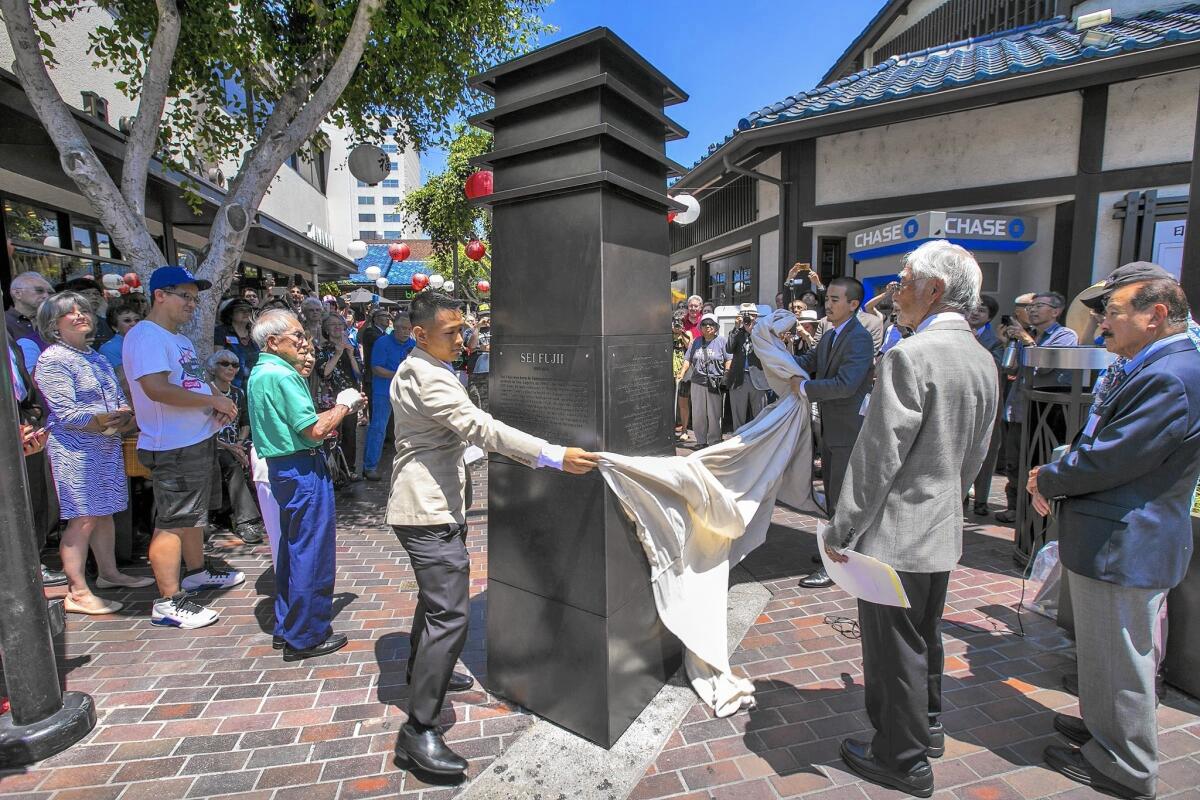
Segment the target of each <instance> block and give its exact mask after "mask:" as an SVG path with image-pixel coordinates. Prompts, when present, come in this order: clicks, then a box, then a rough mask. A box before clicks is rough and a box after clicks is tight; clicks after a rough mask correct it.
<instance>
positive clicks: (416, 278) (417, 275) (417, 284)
mask: <svg viewBox="0 0 1200 800" xmlns="http://www.w3.org/2000/svg"><path fill="white" fill-rule="evenodd" d="M428 285H429V276H428V275H426V274H425V273H424V272H414V273H413V276H412V287H413V289H416V290H417V291H418V292H419V291H421V290H422V289H424V288H425V287H426V286H428Z"/></svg>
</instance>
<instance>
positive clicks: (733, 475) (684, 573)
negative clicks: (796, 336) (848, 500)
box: [600, 310, 817, 717]
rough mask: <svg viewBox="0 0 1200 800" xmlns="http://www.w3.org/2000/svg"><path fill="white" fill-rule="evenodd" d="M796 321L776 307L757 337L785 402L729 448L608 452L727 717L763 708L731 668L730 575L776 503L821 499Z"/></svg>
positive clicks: (697, 678)
mask: <svg viewBox="0 0 1200 800" xmlns="http://www.w3.org/2000/svg"><path fill="white" fill-rule="evenodd" d="M795 324H796V317H795V315H794V314H792V313H791V312H789V311H785V310H776V311H775V312H773V313H772V314H771V315H770V316H768V317H764V318H761V319H759V320H758V322H757V324H756V325H755V326H754V329H753V330H752V331H751V341H752V343H753V346H754V353H755V354H756V355H757V356H758V358H759V360H760V361H761V362H762V365H763V371H764V372H765V373H766V376H767V381H768V383H769V384H770V386H771V388H772V389H773V390H774V391H775V393H776V394H777V395H778V396H779V399H778V400H776V401H775V402H774V403H772V404H771V405H770V406H768V407H767V408H766V409H765V410H764V411H763V412H762V413H761V414H759V415H758V416H757V417H756V418H755V419H753V420H751V421H750V422H749V423H747V424H746V425H743V426H742V427H741V428H740V429H738V430H737V431H736V432H735V434H734V436H733V437H732V438H730V439H728V440H727V441H724V442H722V443H720V444H717V445H713V446H712V447H709V448H707V449H705V450H701V451H699V452H696V453H692V454H690V455H687V456H669V457H651V456H643V457H627V456H621V455H616V454H614V453H601V454H600V472H601V474H602V475H603V476H604V479H605V481H607V482H608V485H609V487H610V488H611V489H612V490H613V492H614V493H615V494H616V496H617V498H618V499H619V500H620V501H621V504H622V506H623V507H624V509H625V511H626V513H627V514H628V515H629V516H630V518H631V519H632V520H633V522H634V525H635V527H636V529H637V536H638V538H639V539H640V540H641V543H642V547H643V548H644V549H645V551H646V559H647V560H648V561H649V562H650V580H651V582H652V583H653V590H654V600H655V604H656V605H657V607H658V615H659V617H660V619H662V621H663V624H664V625H666V626H667V628H668V629H669V630H670V631H671V632H672V633H674V634H675V635H676V636H678V637H679V639H680V641H681V642H683V645H684V647H685V648H686V652H685V654H684V665H685V667H686V669H687V673H688V678H689V680H690V681H691V684H692V687H693V688H694V689H695V690H696V693H697V694H699V695H700V697H701V699H703V700H704V701H705V702H706V703H708V705H709V706H711V707H712V709H713V712H714V713H715V714H716V715H717V716H718V717H725V716H729V715H731V714H734V713H736V712H737V711H738V710H739V709H742V708H747V707H753V706H754V685H753V684H752V683H751V682H750V681H748V680H746V679H745V678H739V677H736V676H735V675H734V674H733V673H732V672H731V670H730V667H729V651H728V647H729V645H728V642H727V641H726V640H727V637H728V632H727V626H726V614H727V608H726V602H727V598H728V593H729V569H730V566H731V565H732V564H737V563H738V562H739V561H741V559H742V558H744V557H745V556H746V554H748V553H749V552H750V551H751V550H753V549H754V548H756V547H758V546H759V545H760V544H762V543H763V542H764V541H765V540H766V537H767V528H768V527H769V526H770V523H771V514H772V511H773V509H774V505H775V501H776V499H779V500H782V501H783V502H785V503H787V504H788V505H791V506H793V507H795V508H797V509H805V510H814V511H815V510H817V508H816V506H815V505H814V504H813V502H812V500H811V488H812V486H811V484H812V480H811V479H812V430H811V421H812V417H811V414H810V410H809V402H808V400H806V399H803V398H801V397H799V396H797V395H795V394H793V393H792V391H791V386H790V383H789V381H790V379H791V378H793V377H796V376H801V377H805V378H806V377H808V376H807V375H806V374H805V372H804V370H802V369H800V367H799V366H797V365H796V361H795V359H793V358H792V355H791V353H789V352H788V350H787V348H786V346H785V345H784V343H783V342H782V341H781V340H780V339H779V334H780V333H782V332H784V331H786V330H788V329H789V328H791V327H792V326H793V325H795Z"/></svg>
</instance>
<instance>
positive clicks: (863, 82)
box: [693, 4, 1200, 166]
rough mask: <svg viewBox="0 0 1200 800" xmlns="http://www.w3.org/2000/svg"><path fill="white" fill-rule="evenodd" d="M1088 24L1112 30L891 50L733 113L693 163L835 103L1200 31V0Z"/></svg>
mask: <svg viewBox="0 0 1200 800" xmlns="http://www.w3.org/2000/svg"><path fill="white" fill-rule="evenodd" d="M1091 30H1096V31H1102V32H1104V33H1110V34H1112V35H1113V36H1114V37H1115V39H1114V40H1113V42H1112V44H1111V45H1109V46H1108V47H1104V48H1099V47H1095V46H1087V47H1085V46H1084V45H1083V36H1084V34H1083V33H1081V32H1077V31H1076V30H1075V27H1074V25H1073V24H1072V23H1071V21H1070V20H1069V19H1066V18H1063V17H1057V18H1055V19H1052V20H1048V21H1045V22H1041V23H1037V24H1035V25H1028V26H1025V27H1023V28H1015V29H1013V30H1008V31H1001V32H999V33H995V34H990V35H988V36H980V37H976V38H974V39H964V40H962V41H959V42H951V43H949V44H945V45H940V46H938V47H930V48H927V49H925V50H921V51H918V52H915V53H907V54H905V55H902V56H892V57H891V58H889V59H887V60H886V61H882V62H880V63H879V64H876V65H875V66H873V67H869V68H867V69H864V70H862V71H860V72H856V73H855V74H853V75H849V76H847V77H845V78H842V79H841V80H837V81H834V82H833V83H829V84H826V85H824V86H818V87H817V88H816V89H812V90H811V91H807V92H800V93H799V94H796V95H792V96H791V97H785V98H784V99H783V100H781V101H779V102H778V103H775V104H774V105H770V106H767V107H766V108H762V109H759V110H758V111H755V112H753V113H751V114H748V115H747V116H745V117H743V118H742V119H740V120H738V123H737V130H735V131H733V132H732V133H730V135H729V136H726V137H725V139H724V140H723V141H721V142H718V143H716V144H713V145H710V146H709V148H708V152H707V153H706V154H705V155H704V156H702V157H701V158H700V159H699V160H697V161H696V163H695V164H694V165H693V166H696V165H698V164H700V162H701V161H704V159H706V158H708V157H709V156H710V155H712V154H713V153H715V152H716V151H717V150H718V149H720V147H721V146H722V145H724V144H725V143H726V142H728V141H729V140H730V139H732V138H733V137H734V136H735V135H736V134H737V133H738V132H739V131H748V130H753V129H756V128H763V127H766V126H768V125H775V124H777V123H781V122H793V121H795V120H801V119H807V118H810V117H817V116H820V115H821V114H828V113H831V112H834V111H845V110H849V109H852V108H857V107H861V106H867V105H871V104H874V103H881V102H885V101H889V100H898V99H902V98H905V97H911V96H913V95H918V94H930V93H933V92H938V91H942V90H944V89H951V88H957V87H961V86H966V85H968V84H975V83H983V82H985V81H989V80H995V79H997V78H1002V77H1006V76H1010V75H1016V74H1019V73H1028V72H1036V71H1038V70H1042V69H1049V68H1051V67H1059V66H1063V65H1065V64H1072V63H1076V62H1082V61H1089V60H1095V59H1102V58H1108V57H1111V56H1116V55H1120V54H1121V53H1127V52H1129V51H1131V50H1144V49H1148V48H1153V47H1160V46H1163V45H1166V44H1170V43H1173V42H1181V41H1190V40H1196V39H1200V4H1192V5H1187V6H1183V7H1181V8H1175V9H1172V10H1169V11H1149V12H1146V13H1145V14H1142V15H1140V16H1137V17H1131V18H1128V19H1114V20H1113V21H1112V22H1110V23H1108V24H1107V25H1101V26H1099V27H1097V28H1092V29H1091Z"/></svg>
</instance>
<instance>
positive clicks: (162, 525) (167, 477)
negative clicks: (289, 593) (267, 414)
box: [121, 267, 246, 628]
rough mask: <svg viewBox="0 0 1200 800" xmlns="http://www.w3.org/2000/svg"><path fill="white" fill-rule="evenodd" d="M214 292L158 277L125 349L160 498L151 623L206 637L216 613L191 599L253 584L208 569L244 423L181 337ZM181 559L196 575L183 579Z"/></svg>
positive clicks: (169, 273)
mask: <svg viewBox="0 0 1200 800" xmlns="http://www.w3.org/2000/svg"><path fill="white" fill-rule="evenodd" d="M211 286H212V284H211V283H209V282H208V281H206V280H201V279H199V278H197V277H195V276H194V275H192V273H190V272H188V270H186V269H184V268H183V267H159V268H158V269H156V270H154V274H153V275H151V276H150V282H149V284H148V285H147V289H148V290H149V292H150V300H151V303H152V304H153V305H152V306H151V308H150V313H149V314H148V315H146V318H145V319H144V320H142V321H141V322H139V323H138V324H137V325H134V326H133V328H131V329H130V331H129V333H127V334H125V341H124V343H123V344H122V346H121V360H122V362H123V364H124V367H125V377H126V378H127V379H128V381H129V389H130V395H131V399H132V400H133V407H134V409H135V411H136V412H137V418H138V427H139V428H140V431H141V432H140V434H139V435H138V460H139V461H141V462H142V464H143V465H145V467H146V468H147V469H149V470H150V484H151V488H152V489H153V491H154V536H153V538H151V540H150V567H151V568H152V569H153V570H154V579H155V581H157V583H158V593H159V599H158V600H156V601H155V602H154V606H153V608H152V610H151V615H150V621H151V622H153V623H154V624H155V625H168V626H172V627H176V628H202V627H204V626H205V625H211V624H212V623H214V622H216V621H217V613H216V612H215V611H212V610H211V609H208V608H205V607H204V606H202V605H200V604H199V603H195V602H193V601H191V600H189V599H188V595H189V594H190V593H194V592H199V591H203V590H205V589H222V588H228V587H231V586H237V585H238V584H239V583H242V582H243V581H244V580H246V576H245V575H244V574H242V573H241V572H235V571H231V570H223V569H217V568H215V567H210V566H208V565H206V564H205V562H204V538H203V537H204V529H205V527H206V526H207V525H208V502H209V487H210V485H211V482H210V478H211V475H212V468H213V463H214V461H215V459H216V450H215V442H216V433H217V431H218V430H220V429H221V427H222V426H224V424H225V423H226V422H228V421H229V420H231V419H236V418H237V415H238V408H237V405H236V404H234V403H233V401H231V400H230V399H229V398H227V397H225V396H224V395H222V394H221V393H220V392H216V391H213V388H212V386H210V385H209V383H208V381H207V380H205V376H204V365H203V364H202V363H201V361H200V359H199V358H198V357H197V356H196V349H195V346H194V345H193V344H192V342H191V340H190V339H188V338H187V337H186V336H184V335H183V334H182V333H180V332H179V330H180V328H182V327H183V326H184V325H186V324H187V323H188V322H189V321H190V320H191V318H192V314H194V313H195V311H196V303H197V302H198V300H199V297H200V292H202V291H204V290H206V289H208V288H209V287H211ZM181 559H182V560H183V562H184V564H185V566H186V567H187V570H186V572H184V574H183V577H182V579H181V578H180V575H179V562H180V560H181Z"/></svg>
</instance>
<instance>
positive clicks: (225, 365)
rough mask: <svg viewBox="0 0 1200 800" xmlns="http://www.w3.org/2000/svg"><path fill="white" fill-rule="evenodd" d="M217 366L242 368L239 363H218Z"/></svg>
mask: <svg viewBox="0 0 1200 800" xmlns="http://www.w3.org/2000/svg"><path fill="white" fill-rule="evenodd" d="M217 366H218V367H240V366H241V364H240V363H238V362H237V361H218V362H217Z"/></svg>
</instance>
